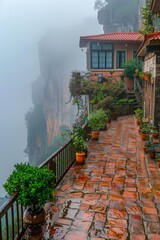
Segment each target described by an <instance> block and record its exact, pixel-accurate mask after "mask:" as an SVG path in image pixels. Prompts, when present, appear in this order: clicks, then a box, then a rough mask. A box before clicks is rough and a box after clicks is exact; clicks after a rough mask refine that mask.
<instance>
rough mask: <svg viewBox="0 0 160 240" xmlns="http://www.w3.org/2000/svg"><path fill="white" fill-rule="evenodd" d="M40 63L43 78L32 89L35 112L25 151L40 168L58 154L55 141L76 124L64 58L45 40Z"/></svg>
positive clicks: (29, 116) (29, 120)
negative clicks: (50, 157) (65, 130)
mask: <svg viewBox="0 0 160 240" xmlns="http://www.w3.org/2000/svg"><path fill="white" fill-rule="evenodd" d="M39 61H40V71H41V76H40V77H39V78H38V79H37V80H36V81H35V82H34V83H33V85H32V101H33V104H34V109H32V110H31V111H29V112H28V113H27V114H26V125H27V131H28V139H27V148H26V150H25V151H26V153H27V154H28V156H29V162H30V163H31V164H36V165H38V164H40V163H41V162H42V161H44V160H45V159H46V158H47V157H48V156H49V155H50V154H51V153H53V152H54V150H57V148H58V147H59V143H55V142H54V139H55V137H56V138H57V136H58V135H60V131H61V128H63V129H64V128H65V126H71V125H72V122H73V117H72V113H71V110H70V106H69V105H68V104H66V103H65V102H67V100H68V99H69V89H68V77H67V75H66V73H65V71H64V65H63V58H62V56H58V55H57V52H56V50H55V48H54V46H53V44H52V43H51V42H48V39H47V38H45V37H44V38H43V39H41V42H40V43H39ZM59 139H60V138H59ZM60 141H61V140H60Z"/></svg>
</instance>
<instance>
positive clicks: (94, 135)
mask: <svg viewBox="0 0 160 240" xmlns="http://www.w3.org/2000/svg"><path fill="white" fill-rule="evenodd" d="M98 138H99V131H92V139H93V140H98Z"/></svg>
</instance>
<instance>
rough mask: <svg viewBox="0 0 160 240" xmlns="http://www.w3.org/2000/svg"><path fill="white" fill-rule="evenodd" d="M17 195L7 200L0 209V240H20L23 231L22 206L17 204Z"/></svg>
mask: <svg viewBox="0 0 160 240" xmlns="http://www.w3.org/2000/svg"><path fill="white" fill-rule="evenodd" d="M17 197H18V193H15V194H14V195H13V196H11V197H10V198H8V199H7V200H6V201H5V202H4V204H3V205H2V206H1V207H0V240H14V239H17V240H18V239H20V238H21V236H22V235H23V233H24V231H25V229H26V228H25V226H24V224H23V211H24V209H25V207H24V206H22V205H21V204H19V203H18V202H17Z"/></svg>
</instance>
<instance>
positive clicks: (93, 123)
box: [88, 109, 107, 130]
mask: <svg viewBox="0 0 160 240" xmlns="http://www.w3.org/2000/svg"><path fill="white" fill-rule="evenodd" d="M106 119H107V115H106V113H105V111H104V110H102V109H99V110H95V111H93V112H92V113H91V114H90V116H89V124H88V125H89V127H91V128H92V130H99V129H101V128H104V127H105V124H106Z"/></svg>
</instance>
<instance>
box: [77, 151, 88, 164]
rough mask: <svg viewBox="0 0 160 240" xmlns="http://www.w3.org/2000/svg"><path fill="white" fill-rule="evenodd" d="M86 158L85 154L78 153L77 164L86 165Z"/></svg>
mask: <svg viewBox="0 0 160 240" xmlns="http://www.w3.org/2000/svg"><path fill="white" fill-rule="evenodd" d="M85 157H86V153H85V152H81V153H79V152H77V153H76V162H77V163H84V161H85Z"/></svg>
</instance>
